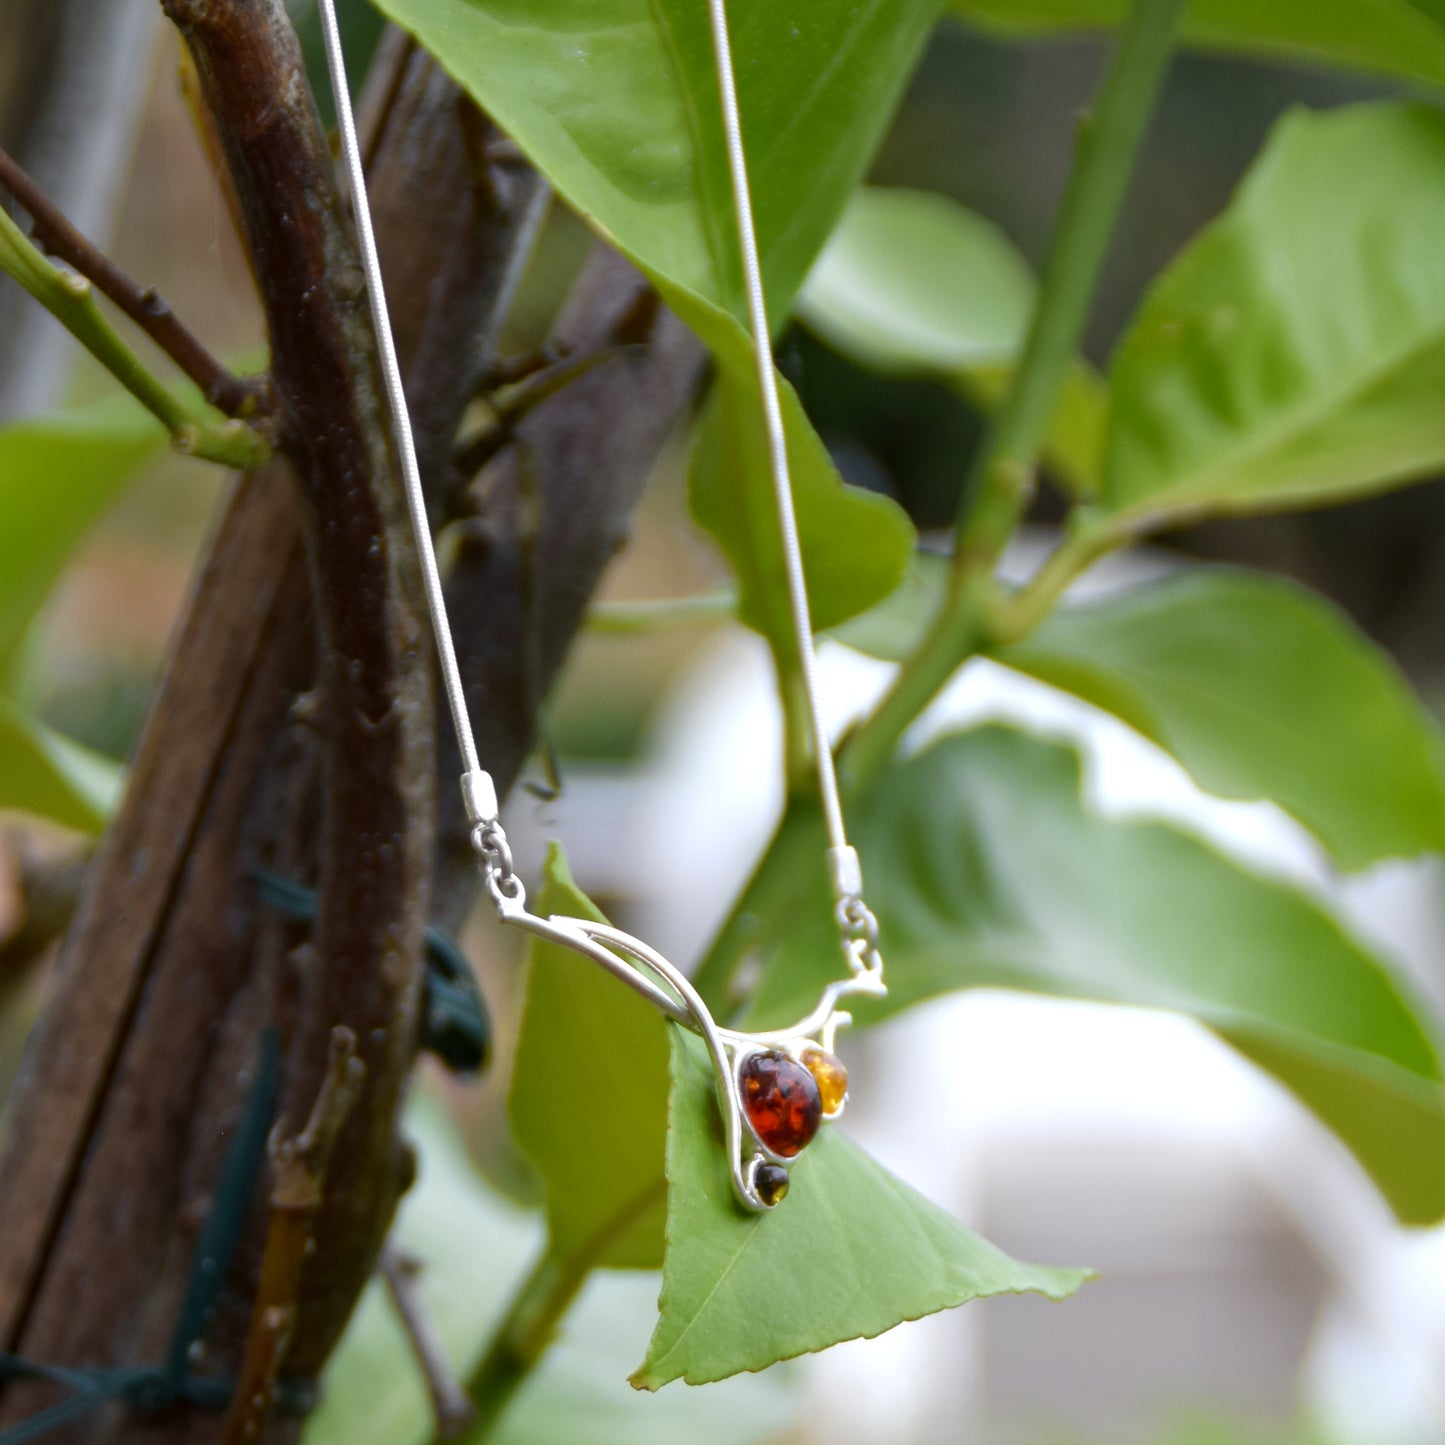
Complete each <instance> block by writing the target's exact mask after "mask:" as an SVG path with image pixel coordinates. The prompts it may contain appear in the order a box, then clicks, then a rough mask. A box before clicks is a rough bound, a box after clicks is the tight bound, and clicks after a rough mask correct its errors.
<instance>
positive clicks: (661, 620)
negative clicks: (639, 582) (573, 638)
mask: <svg viewBox="0 0 1445 1445" xmlns="http://www.w3.org/2000/svg"><path fill="white" fill-rule="evenodd" d="M737 615H738V594H737V590H736V588H733V587H718V588H716V589H714V590H713V591H711V592H697V593H694V594H693V595H692V596H691V597H662V598H647V599H645V600H643V601H638V602H598V603H594V604H593V606H592V608H591V610H590V611H589V612H588V614H587V626H588V629H589V630H590V631H592V632H607V633H622V634H628V633H634V632H653V631H656V630H658V629H660V628H664V627H707V626H711V625H713V624H714V623H718V622H733V621H736V619H737Z"/></svg>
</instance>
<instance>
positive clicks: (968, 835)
mask: <svg viewBox="0 0 1445 1445" xmlns="http://www.w3.org/2000/svg"><path fill="white" fill-rule="evenodd" d="M1079 781H1080V778H1079V759H1078V756H1077V754H1076V753H1075V752H1074V751H1073V750H1072V749H1069V748H1065V747H1060V746H1058V745H1056V744H1053V743H1047V742H1043V741H1041V740H1039V739H1036V738H1031V737H1027V736H1025V735H1023V734H1021V733H1016V732H1010V731H1007V730H1004V729H1001V728H984V729H980V730H977V731H974V732H970V733H965V734H961V735H957V736H953V737H949V738H946V739H945V740H943V741H942V742H940V743H938V744H937V745H936V746H934V747H932V748H930V749H929V750H928V751H926V752H924V753H921V754H919V755H918V756H916V757H914V758H912V759H910V760H909V761H907V762H905V763H903V764H901V765H900V766H899V767H897V768H896V769H895V770H894V771H893V772H892V773H890V774H889V775H888V777H887V778H886V780H885V781H884V783H883V785H882V786H880V787H879V788H877V789H876V790H875V792H874V793H873V794H871V795H870V798H869V800H868V802H867V804H866V806H865V807H864V808H862V809H861V810H859V814H858V816H857V818H856V820H855V833H856V834H857V839H858V847H859V851H860V852H861V853H862V855H863V859H864V865H865V868H866V871H867V874H868V894H869V901H870V902H871V903H872V905H873V907H874V908H875V910H876V912H877V914H878V918H879V923H880V926H881V931H882V939H883V943H882V947H883V952H884V956H885V958H886V959H887V966H888V985H889V994H888V998H887V999H886V1000H884V1001H882V1003H880V1004H876V1005H873V1004H869V1003H867V1002H860V1003H858V1005H857V1007H856V1013H857V1014H858V1016H859V1017H860V1019H874V1018H877V1017H879V1016H881V1014H883V1013H885V1012H890V1011H895V1010H897V1009H900V1008H903V1007H905V1006H906V1005H908V1004H911V1003H914V1002H916V1001H918V1000H920V999H923V998H926V997H929V996H931V995H934V994H938V993H942V992H945V991H947V990H951V989H958V988H972V987H1001V988H1017V989H1024V990H1028V991H1033V992H1043V993H1057V994H1064V995H1068V996H1073V997H1078V998H1086V999H1095V1000H1099V1001H1102V1002H1112V1003H1125V1004H1136V1005H1143V1006H1146V1007H1151V1008H1163V1009H1172V1010H1174V1011H1176V1012H1180V1013H1186V1014H1191V1015H1193V1016H1194V1017H1195V1018H1197V1019H1199V1020H1200V1021H1201V1022H1203V1023H1204V1024H1206V1025H1207V1026H1208V1027H1210V1028H1211V1029H1213V1030H1214V1031H1215V1032H1216V1033H1217V1034H1219V1035H1220V1037H1221V1038H1223V1039H1225V1040H1226V1041H1228V1042H1229V1043H1231V1044H1233V1045H1234V1046H1235V1047H1236V1048H1238V1049H1240V1050H1241V1051H1242V1052H1243V1053H1245V1054H1246V1055H1247V1056H1249V1057H1251V1058H1253V1059H1255V1060H1256V1061H1257V1062H1258V1063H1259V1064H1260V1065H1261V1067H1263V1068H1265V1069H1267V1070H1269V1072H1270V1073H1272V1074H1273V1075H1274V1076H1275V1077H1276V1078H1277V1079H1279V1080H1280V1081H1281V1082H1282V1083H1283V1084H1285V1086H1286V1087H1288V1088H1289V1089H1291V1090H1293V1091H1294V1093H1296V1094H1297V1095H1298V1096H1299V1098H1300V1099H1301V1100H1302V1102H1303V1103H1305V1104H1306V1105H1307V1106H1308V1107H1309V1108H1311V1109H1313V1110H1314V1111H1315V1112H1316V1113H1317V1114H1318V1115H1319V1117H1320V1118H1321V1119H1323V1120H1324V1121H1325V1123H1327V1124H1328V1125H1329V1126H1330V1127H1331V1128H1333V1129H1334V1130H1336V1131H1337V1132H1338V1134H1339V1136H1340V1138H1341V1139H1342V1140H1343V1141H1344V1143H1345V1144H1347V1145H1348V1146H1349V1148H1350V1149H1351V1150H1353V1151H1354V1153H1355V1155H1356V1157H1357V1158H1358V1159H1359V1161H1360V1163H1361V1164H1362V1165H1363V1166H1364V1167H1365V1168H1366V1169H1367V1170H1368V1171H1369V1173H1370V1175H1371V1176H1372V1178H1373V1179H1374V1180H1375V1182H1376V1184H1377V1185H1378V1186H1379V1188H1380V1189H1381V1191H1382V1192H1383V1193H1384V1195H1385V1196H1386V1198H1387V1199H1388V1200H1389V1201H1390V1203H1391V1205H1392V1206H1393V1207H1394V1209H1395V1211H1396V1212H1397V1213H1398V1214H1399V1216H1400V1218H1401V1219H1403V1220H1405V1221H1406V1222H1407V1223H1412V1224H1425V1223H1432V1222H1434V1221H1436V1220H1438V1219H1440V1218H1441V1217H1442V1216H1445V1088H1442V1087H1441V1074H1440V1065H1439V1062H1438V1059H1437V1055H1436V1052H1435V1045H1434V1043H1433V1041H1432V1039H1431V1038H1430V1037H1429V1036H1428V1034H1427V1032H1426V1028H1425V1026H1424V1024H1423V1023H1422V1022H1421V1016H1420V1014H1419V1013H1417V1011H1416V1009H1415V1007H1414V1005H1413V1004H1412V1002H1411V1001H1410V999H1409V998H1408V997H1407V995H1406V993H1405V991H1404V990H1403V989H1402V987H1401V985H1400V984H1399V983H1398V982H1397V981H1396V980H1395V979H1393V978H1392V977H1391V975H1390V974H1389V972H1388V971H1387V970H1386V969H1385V968H1384V967H1383V966H1382V965H1381V963H1380V962H1379V961H1378V960H1377V959H1375V958H1374V957H1372V956H1371V955H1370V954H1369V953H1368V952H1367V951H1366V950H1365V949H1364V947H1363V946H1362V945H1361V944H1360V943H1358V942H1357V941H1356V940H1355V939H1353V938H1352V937H1350V936H1349V935H1348V934H1347V933H1345V932H1344V930H1343V929H1342V928H1341V927H1340V925H1339V924H1338V923H1337V922H1336V921H1335V920H1334V919H1333V918H1332V917H1330V916H1329V915H1328V914H1327V913H1326V912H1325V911H1324V910H1323V909H1322V908H1321V907H1320V905H1318V904H1317V903H1316V902H1315V901H1313V900H1312V899H1310V898H1309V897H1307V896H1306V895H1305V894H1303V893H1301V892H1299V891H1298V890H1296V889H1294V888H1292V887H1289V886H1287V885H1285V884H1283V883H1279V882H1275V881H1272V880H1269V879H1265V878H1262V877H1259V876H1257V875H1255V874H1252V873H1250V872H1248V871H1246V870H1245V869H1244V868H1242V867H1240V866H1239V865H1237V864H1235V863H1233V862H1230V861H1228V860H1227V859H1225V858H1224V857H1222V856H1221V855H1219V854H1218V853H1216V852H1214V851H1213V850H1212V849H1211V848H1209V847H1208V846H1206V845H1205V844H1204V843H1202V842H1200V841H1199V840H1198V839H1196V838H1194V837H1192V836H1190V835H1189V834H1187V833H1184V832H1181V831H1179V830H1178V829H1176V828H1172V827H1169V826H1167V825H1165V824H1162V823H1153V822H1149V823H1144V822H1114V821H1107V820H1105V819H1103V818H1100V817H1097V816H1095V815H1093V814H1091V813H1089V812H1088V811H1086V810H1085V808H1084V807H1083V805H1082V803H1081V801H1080V797H1079ZM836 958H837V943H836V937H835V935H834V934H833V932H832V930H831V928H830V923H829V917H828V907H827V900H826V899H825V898H822V897H820V898H819V899H818V900H816V902H815V904H814V906H813V907H811V908H810V909H808V910H807V911H806V912H802V911H800V912H799V913H798V915H797V918H796V919H795V921H794V925H793V927H792V929H791V930H790V933H789V935H788V937H787V938H786V939H785V940H784V943H783V946H782V948H781V949H780V950H779V953H778V954H777V955H776V956H775V958H774V960H773V961H772V963H771V965H770V968H769V970H768V973H767V974H766V976H765V979H764V985H763V989H762V995H761V997H760V999H759V1002H758V1005H757V1008H756V1010H755V1012H756V1013H757V1015H758V1016H760V1017H761V1018H762V1019H763V1020H764V1021H767V1020H777V1019H779V1018H781V1017H783V1016H785V1015H791V1014H792V1013H793V1012H795V1011H796V1009H797V1008H798V1006H799V1004H800V1003H802V1004H803V1006H804V1007H806V1006H807V1005H808V1004H810V1003H811V1002H812V1000H813V999H814V998H815V997H816V996H817V990H818V987H819V986H820V984H821V982H822V981H823V980H825V979H827V978H830V977H831V976H832V975H833V973H834V972H836V968H837V963H836Z"/></svg>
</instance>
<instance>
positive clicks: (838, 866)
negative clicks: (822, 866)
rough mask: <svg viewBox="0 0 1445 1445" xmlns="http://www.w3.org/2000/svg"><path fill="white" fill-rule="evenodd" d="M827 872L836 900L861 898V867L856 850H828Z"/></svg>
mask: <svg viewBox="0 0 1445 1445" xmlns="http://www.w3.org/2000/svg"><path fill="white" fill-rule="evenodd" d="M828 871H829V873H831V874H832V877H833V893H834V895H835V896H836V897H838V898H861V897H862V896H863V865H862V863H860V862H859V861H858V850H857V849H856V848H829V849H828Z"/></svg>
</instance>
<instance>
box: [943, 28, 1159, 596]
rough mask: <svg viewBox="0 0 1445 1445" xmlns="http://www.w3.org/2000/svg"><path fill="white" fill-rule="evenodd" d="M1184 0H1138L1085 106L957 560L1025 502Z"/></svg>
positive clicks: (990, 553)
mask: <svg viewBox="0 0 1445 1445" xmlns="http://www.w3.org/2000/svg"><path fill="white" fill-rule="evenodd" d="M1184 6H1185V0H1135V4H1134V5H1133V7H1132V8H1131V10H1130V12H1129V15H1128V18H1127V19H1126V21H1125V22H1124V26H1123V29H1122V31H1121V33H1120V36H1119V45H1118V49H1117V50H1116V51H1115V53H1114V58H1113V61H1112V63H1111V64H1110V66H1109V71H1108V74H1107V75H1106V76H1105V77H1104V82H1103V85H1102V86H1101V87H1100V90H1099V97H1098V101H1097V103H1096V105H1095V107H1094V109H1093V111H1092V112H1091V113H1088V114H1086V115H1084V116H1082V117H1081V118H1080V120H1079V131H1078V146H1077V151H1076V156H1075V161H1074V168H1073V171H1072V173H1071V174H1070V176H1069V183H1068V186H1067V188H1066V189H1065V191H1064V198H1063V201H1062V203H1061V205H1060V207H1059V216H1058V220H1057V222H1056V223H1055V225H1054V230H1053V234H1052V236H1051V237H1050V240H1049V251H1048V256H1047V258H1046V259H1045V261H1044V270H1043V276H1042V278H1041V279H1040V285H1039V298H1038V304H1037V306H1036V307H1035V309H1034V314H1033V319H1032V322H1031V324H1030V326H1029V332H1028V336H1027V337H1026V338H1025V340H1024V348H1023V354H1022V356H1021V357H1020V359H1019V365H1018V368H1017V370H1016V371H1015V372H1014V376H1013V382H1012V385H1011V386H1010V387H1009V390H1008V394H1007V395H1006V397H1005V398H1004V402H1003V405H1002V407H1001V408H1000V409H999V412H998V415H997V417H996V418H995V419H994V423H993V426H992V428H991V430H990V432H989V436H988V439H987V441H986V442H985V444H984V446H983V449H982V450H981V451H980V453H979V456H978V458H977V460H976V462H975V464H974V466H973V469H972V473H971V477H970V483H971V484H970V485H969V486H967V487H965V489H964V495H963V501H962V505H961V507H960V514H959V519H958V525H957V528H956V547H955V551H954V565H955V567H957V568H965V567H969V566H971V565H973V563H974V560H975V558H976V557H978V555H979V554H980V553H981V554H983V556H984V557H987V558H993V557H996V556H997V555H998V553H999V552H1000V551H1002V549H1003V546H1004V544H1005V543H1006V542H1007V541H1008V539H1009V537H1010V536H1012V534H1013V531H1014V528H1015V527H1016V526H1017V524H1018V519H1019V514H1020V513H1021V511H1022V509H1023V506H1024V504H1025V502H1026V501H1027V497H1028V491H1029V482H1030V477H1031V473H1032V468H1033V464H1034V459H1035V457H1037V455H1038V453H1039V451H1040V450H1041V449H1042V447H1043V443H1044V439H1045V437H1046V436H1047V434H1048V428H1049V423H1050V421H1051V420H1052V418H1053V414H1054V409H1055V407H1056V406H1057V405H1058V399H1059V392H1060V390H1061V389H1062V387H1063V383H1064V378H1065V376H1066V375H1067V373H1068V368H1069V364H1070V362H1071V361H1072V360H1073V357H1074V355H1075V353H1076V352H1077V351H1078V348H1079V340H1080V338H1081V336H1082V335H1083V331H1084V323H1085V321H1086V320H1087V319H1088V314H1089V306H1090V303H1091V301H1092V299H1093V295H1094V291H1095V288H1096V286H1097V284H1098V279H1099V273H1100V270H1101V269H1102V267H1103V263H1104V257H1105V255H1106V254H1107V252H1108V247H1109V240H1110V238H1111V237H1112V235H1113V233H1114V226H1115V223H1116V221H1117V220H1118V215H1119V207H1120V204H1121V203H1122V201H1123V199H1124V191H1125V189H1126V187H1127V186H1128V183H1129V176H1130V174H1131V172H1132V170H1133V167H1134V158H1135V155H1136V154H1137V152H1138V149H1139V143H1140V141H1141V140H1142V139H1143V136H1144V131H1145V128H1146V126H1147V125H1148V121H1149V117H1150V115H1151V114H1152V113H1153V110H1154V102H1155V100H1156V98H1157V97H1158V94H1159V88H1160V85H1161V84H1162V82H1163V79H1164V73H1165V70H1166V68H1167V66H1168V60H1169V53H1170V49H1171V45H1172V42H1173V38H1174V30H1175V27H1176V25H1177V23H1178V20H1179V16H1180V14H1181V13H1182V12H1183V10H1184Z"/></svg>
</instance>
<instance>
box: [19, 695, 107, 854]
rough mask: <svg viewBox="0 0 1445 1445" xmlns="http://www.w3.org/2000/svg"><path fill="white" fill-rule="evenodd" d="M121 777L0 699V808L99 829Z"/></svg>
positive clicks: (96, 757) (68, 825)
mask: <svg viewBox="0 0 1445 1445" xmlns="http://www.w3.org/2000/svg"><path fill="white" fill-rule="evenodd" d="M124 781H125V772H124V769H122V768H121V767H120V765H119V764H118V763H114V762H112V761H111V760H110V759H109V758H107V757H102V756H101V754H99V753H96V752H92V751H91V750H90V749H89V748H87V747H83V746H82V745H81V744H80V743H78V742H75V741H74V740H73V739H71V738H67V737H63V736H62V735H61V734H60V733H57V732H52V731H51V729H49V728H48V727H46V726H45V724H44V723H42V722H40V721H39V719H37V718H34V717H31V716H30V715H29V714H28V713H26V712H25V711H24V710H23V709H21V708H20V707H19V706H17V705H16V704H15V703H13V702H11V701H10V700H9V699H8V698H3V697H0V808H14V809H16V810H17V811H19V812H22V813H33V814H34V815H35V816H36V817H38V818H49V819H50V820H51V821H52V822H56V823H60V824H61V825H62V826H64V827H66V828H74V829H76V830H77V831H78V832H81V833H98V832H100V830H101V829H102V828H104V827H105V824H106V821H107V820H108V819H109V817H110V815H111V813H112V812H114V811H115V807H116V804H117V803H118V802H119V801H120V794H121V789H122V787H123V786H124Z"/></svg>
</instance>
